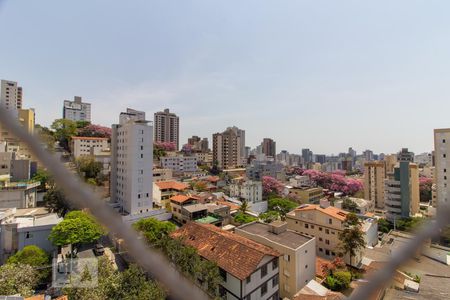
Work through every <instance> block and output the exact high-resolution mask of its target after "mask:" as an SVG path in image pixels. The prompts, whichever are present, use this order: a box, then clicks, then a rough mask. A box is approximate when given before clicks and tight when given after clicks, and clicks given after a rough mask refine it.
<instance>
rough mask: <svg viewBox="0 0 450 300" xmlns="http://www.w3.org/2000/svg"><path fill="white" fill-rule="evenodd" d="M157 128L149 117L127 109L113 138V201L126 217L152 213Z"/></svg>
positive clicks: (114, 130) (122, 114)
mask: <svg viewBox="0 0 450 300" xmlns="http://www.w3.org/2000/svg"><path fill="white" fill-rule="evenodd" d="M152 135H153V127H152V126H151V125H150V124H149V121H146V120H145V113H144V112H140V111H136V110H133V109H129V108H128V109H127V111H126V112H122V113H121V114H120V121H119V124H115V125H113V126H112V135H111V200H112V201H113V202H116V203H117V204H118V205H119V206H120V208H121V211H122V213H125V214H130V215H136V214H141V213H144V212H148V211H150V210H151V209H152V206H153V203H152V198H153V194H152V187H153V185H152V182H153V175H152V171H153V170H152V169H153V136H152Z"/></svg>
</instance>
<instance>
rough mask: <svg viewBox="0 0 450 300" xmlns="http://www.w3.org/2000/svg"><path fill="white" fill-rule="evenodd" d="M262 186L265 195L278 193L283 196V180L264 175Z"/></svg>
mask: <svg viewBox="0 0 450 300" xmlns="http://www.w3.org/2000/svg"><path fill="white" fill-rule="evenodd" d="M262 186H263V193H264V194H265V195H270V194H276V195H278V196H281V194H282V193H283V189H284V185H283V183H281V181H279V180H277V179H275V178H273V177H271V176H263V178H262Z"/></svg>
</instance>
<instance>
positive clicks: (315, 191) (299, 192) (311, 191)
mask: <svg viewBox="0 0 450 300" xmlns="http://www.w3.org/2000/svg"><path fill="white" fill-rule="evenodd" d="M289 193H292V194H295V195H296V196H297V198H298V202H299V203H300V204H308V203H319V201H320V199H321V198H322V197H323V188H321V187H311V188H310V187H300V188H291V189H289Z"/></svg>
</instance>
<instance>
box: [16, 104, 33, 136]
mask: <svg viewBox="0 0 450 300" xmlns="http://www.w3.org/2000/svg"><path fill="white" fill-rule="evenodd" d="M34 116H35V113H34V109H19V121H20V124H21V125H22V126H23V127H24V128H25V129H26V130H27V132H28V133H29V134H33V133H34V125H35V120H34V119H35V117H34Z"/></svg>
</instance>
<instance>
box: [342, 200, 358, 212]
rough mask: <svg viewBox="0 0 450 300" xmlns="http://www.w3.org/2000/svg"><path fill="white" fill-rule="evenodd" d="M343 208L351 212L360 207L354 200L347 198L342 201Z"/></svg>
mask: <svg viewBox="0 0 450 300" xmlns="http://www.w3.org/2000/svg"><path fill="white" fill-rule="evenodd" d="M342 208H343V209H345V210H347V211H350V212H356V211H357V208H358V205H356V203H355V202H353V201H352V200H350V199H348V198H345V199H344V200H343V201H342Z"/></svg>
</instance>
